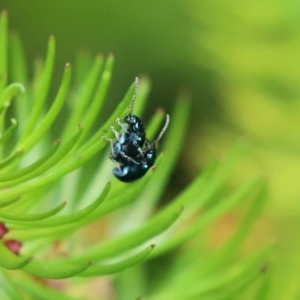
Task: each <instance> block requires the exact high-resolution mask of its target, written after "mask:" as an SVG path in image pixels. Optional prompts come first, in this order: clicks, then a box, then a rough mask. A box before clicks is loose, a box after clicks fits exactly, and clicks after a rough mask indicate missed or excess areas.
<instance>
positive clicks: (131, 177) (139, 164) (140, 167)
mask: <svg viewBox="0 0 300 300" xmlns="http://www.w3.org/2000/svg"><path fill="white" fill-rule="evenodd" d="M169 122H170V116H169V115H166V122H165V125H164V127H163V128H162V130H161V132H160V134H159V135H158V137H157V139H156V140H155V141H154V142H151V141H149V140H148V139H146V141H145V145H144V148H143V149H142V153H138V154H137V155H136V156H134V157H130V158H132V160H128V161H127V163H124V164H121V165H119V167H115V168H114V169H113V170H112V172H113V174H114V175H115V177H116V178H118V179H119V180H120V181H123V182H131V181H135V180H137V179H139V178H141V177H143V176H144V175H145V174H146V173H147V171H148V170H149V169H150V168H151V167H152V166H153V165H154V163H155V160H156V156H157V154H156V150H157V144H158V142H159V140H160V139H161V138H162V136H163V135H164V133H165V131H166V129H167V127H168V125H169Z"/></svg>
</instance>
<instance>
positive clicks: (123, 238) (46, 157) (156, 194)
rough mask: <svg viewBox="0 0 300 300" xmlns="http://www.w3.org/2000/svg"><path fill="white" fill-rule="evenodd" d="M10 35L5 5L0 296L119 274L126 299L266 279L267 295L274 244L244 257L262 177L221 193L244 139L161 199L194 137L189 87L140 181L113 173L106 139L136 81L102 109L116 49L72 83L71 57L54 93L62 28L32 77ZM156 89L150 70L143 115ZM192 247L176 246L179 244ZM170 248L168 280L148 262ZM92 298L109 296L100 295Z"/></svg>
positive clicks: (212, 293) (228, 293)
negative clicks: (237, 210)
mask: <svg viewBox="0 0 300 300" xmlns="http://www.w3.org/2000/svg"><path fill="white" fill-rule="evenodd" d="M8 40H9V39H8V34H7V16H6V12H3V13H2V15H1V21H0V112H1V115H0V130H1V137H0V142H1V151H0V153H1V161H0V188H1V193H0V207H1V210H0V222H1V224H5V226H6V227H7V228H8V229H9V232H8V233H7V234H5V236H4V237H3V239H2V240H1V243H0V265H1V272H0V276H1V280H0V284H1V291H0V296H1V299H53V298H55V297H57V298H59V299H79V298H80V296H78V295H77V294H76V293H74V292H73V291H72V288H73V289H75V287H76V286H77V285H81V284H84V285H85V286H86V287H85V291H86V290H88V289H89V281H87V279H86V277H89V278H99V276H100V275H101V276H102V275H111V277H110V278H111V281H110V285H111V286H112V285H113V280H114V295H115V296H116V297H117V299H127V298H128V299H134V298H136V297H138V296H144V295H148V297H149V299H164V300H165V299H199V297H201V299H233V298H234V297H238V296H239V293H240V292H241V291H243V290H244V289H245V287H247V286H248V285H250V283H252V282H253V281H254V280H259V279H260V284H261V286H262V288H261V290H259V291H258V293H260V294H261V295H263V294H265V293H266V292H265V290H266V287H267V281H264V280H263V279H262V278H261V277H262V276H261V275H262V273H263V272H262V271H261V268H262V266H263V265H264V263H265V260H266V256H267V254H268V252H269V250H270V248H271V247H267V248H264V249H261V250H259V251H258V253H257V254H255V255H254V256H253V257H252V258H251V259H245V260H242V261H240V262H236V261H235V255H236V254H237V252H238V250H239V248H240V246H241V245H242V242H243V241H244V239H245V238H246V236H247V233H248V232H249V229H250V227H251V225H252V223H253V222H254V220H255V219H256V217H257V216H258V214H259V212H260V210H261V207H262V204H263V203H264V200H265V197H264V191H265V188H264V185H263V183H262V182H261V180H259V179H257V178H255V179H253V180H251V181H249V182H247V183H245V184H244V185H243V186H241V187H240V188H237V189H236V190H235V191H233V192H230V193H228V195H226V194H224V193H223V192H222V191H223V190H224V187H225V186H226V181H227V179H228V178H229V176H230V173H231V171H232V168H233V166H234V164H235V161H236V159H237V158H238V156H239V152H240V149H239V148H238V147H237V148H234V149H233V151H232V152H231V154H230V155H229V156H228V158H227V159H225V160H224V161H222V160H214V161H213V162H212V163H211V164H210V165H209V166H208V167H207V168H206V169H205V170H203V171H201V173H200V174H199V175H198V176H197V177H196V178H195V179H194V181H193V182H192V183H191V184H190V185H189V186H188V187H186V188H185V189H184V190H183V191H182V192H181V193H180V194H178V195H177V196H176V197H175V198H174V199H172V200H170V201H169V202H168V204H166V205H164V206H163V207H160V208H159V201H160V200H161V199H162V197H163V194H164V191H165V190H166V186H167V183H168V181H169V178H170V175H171V173H172V171H173V169H174V165H175V163H176V161H177V158H178V155H179V153H180V150H181V147H182V145H183V144H184V137H185V134H186V128H187V121H188V118H189V110H190V102H189V100H188V97H187V96H186V95H185V94H182V95H181V96H180V97H179V98H178V101H177V102H176V104H175V106H174V110H173V112H171V114H170V115H171V125H170V128H169V129H168V132H167V135H166V137H165V138H164V144H163V148H164V149H166V152H163V153H161V154H160V155H159V157H158V159H157V163H156V168H155V170H154V169H153V170H151V171H149V172H148V173H147V174H146V176H145V177H143V178H142V179H140V180H138V181H136V182H134V183H131V184H124V183H120V182H118V181H117V180H116V179H115V178H111V175H110V174H111V172H110V169H111V168H112V164H111V163H110V161H109V160H108V152H107V141H105V140H104V139H103V138H102V137H103V135H104V134H105V136H107V137H108V138H110V137H112V133H111V132H110V130H109V129H110V126H111V125H113V124H114V126H116V124H115V120H116V118H118V117H123V116H124V115H126V114H127V113H128V106H129V104H130V102H131V101H132V97H133V92H134V84H132V85H131V86H130V88H129V90H128V92H127V93H126V95H125V96H124V98H123V100H122V101H121V102H120V103H119V105H118V106H117V108H116V109H115V110H114V112H112V113H111V115H110V117H107V118H106V119H105V118H103V117H102V114H100V113H101V112H102V111H103V106H104V104H105V102H104V101H105V97H106V94H107V91H108V88H109V85H110V80H111V75H112V68H113V61H114V59H113V57H112V56H109V57H108V58H106V59H105V58H104V57H103V56H98V57H96V59H95V60H94V61H93V62H92V63H91V64H89V69H87V68H83V69H80V64H78V68H79V69H80V70H79V71H80V77H81V78H84V79H83V80H79V82H78V83H77V84H76V85H74V86H73V85H72V67H71V65H70V64H66V66H65V69H64V73H63V76H62V79H61V83H60V85H59V87H58V91H57V94H56V96H54V99H53V100H52V98H51V93H50V90H51V82H52V81H53V69H54V62H55V54H56V50H55V49H56V47H55V39H54V37H50V39H49V43H48V50H47V55H46V59H45V62H43V61H38V62H37V64H36V67H35V73H34V75H33V80H30V78H28V77H27V75H26V73H27V71H26V70H27V65H26V63H25V60H24V55H23V54H22V47H21V44H20V41H19V40H18V38H17V37H12V39H11V40H10V43H8ZM8 54H9V55H8ZM88 70H89V71H88ZM83 74H84V75H83ZM148 91H149V83H148V82H147V81H146V80H142V82H141V87H140V90H139V94H138V100H137V106H136V108H135V111H136V112H137V113H141V112H142V109H143V105H144V104H145V101H146V97H147V94H148ZM10 116H13V118H11V117H10ZM99 116H100V117H99ZM9 119H10V122H9ZM163 119H164V112H163V111H161V110H158V111H157V112H156V113H155V114H154V116H153V118H152V119H151V120H150V123H149V126H148V127H147V132H148V133H149V137H154V136H155V134H156V132H157V131H158V129H159V126H160V124H161V123H162V121H163ZM78 124H79V125H78ZM57 128H58V129H57ZM57 135H58V136H57ZM53 136H55V138H53ZM57 138H59V139H57ZM244 200H247V202H249V209H248V212H247V213H246V214H245V216H244V218H243V221H242V222H241V224H239V226H237V227H236V229H235V234H234V235H233V236H232V237H231V238H230V239H228V241H227V242H226V244H225V245H224V246H222V247H221V248H220V249H218V250H217V251H215V252H212V253H208V251H207V248H206V246H205V243H202V242H199V241H200V240H201V239H199V236H201V235H205V232H207V231H208V230H209V228H210V226H209V225H211V224H212V223H213V222H214V221H216V220H217V219H218V218H219V217H220V216H222V215H224V214H226V213H228V212H229V211H231V210H232V209H233V208H234V207H236V206H237V205H238V204H239V203H241V202H243V201H244ZM158 208H159V209H158ZM90 224H97V229H96V231H97V238H96V241H94V242H89V241H87V240H88V239H87V236H89V233H91V231H89V230H91V229H89V228H90V227H89V226H88V225H90ZM94 226H95V225H94ZM9 240H10V241H17V242H21V248H20V249H17V250H16V251H14V252H13V251H12V249H11V248H10V247H8V246H7V245H8V244H7V241H9ZM182 245H185V246H184V247H182V248H180V249H181V250H180V251H179V252H178V253H177V252H174V249H179V248H178V247H180V246H182ZM154 246H155V247H154ZM171 253H173V257H174V259H172V262H171V263H170V264H168V265H164V266H163V268H164V271H165V276H164V277H163V280H161V277H160V274H161V273H160V272H161V266H159V265H157V269H155V270H154V276H153V278H151V280H149V279H147V278H146V275H147V265H149V264H151V265H153V266H155V265H156V262H157V260H158V259H161V258H163V257H166V256H170V255H171ZM170 257H172V256H170ZM145 261H146V262H147V263H144V264H141V263H142V262H145ZM233 262H234V263H233ZM133 266H135V267H133ZM12 270H14V271H12ZM136 278H138V284H137V282H136V281H135V279H136ZM37 279H38V280H37ZM49 279H68V281H66V282H67V284H68V286H69V287H71V288H70V289H71V290H70V291H69V293H68V292H66V291H63V292H62V293H60V292H59V291H58V290H56V289H55V288H51V284H50V282H51V281H49ZM41 281H43V282H44V283H45V285H42V284H41V283H40V282H41ZM151 287H153V289H152V288H151ZM75 290H76V289H75ZM74 294H75V295H74ZM82 294H83V296H82V298H84V299H86V298H85V297H86V294H85V293H84V292H83V293H82ZM112 297H113V296H111V297H110V298H112ZM91 298H93V296H91ZM94 298H95V299H108V298H109V297H105V296H103V295H99V294H97V295H94ZM261 299H263V297H261Z"/></svg>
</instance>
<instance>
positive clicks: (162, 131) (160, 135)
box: [154, 114, 170, 144]
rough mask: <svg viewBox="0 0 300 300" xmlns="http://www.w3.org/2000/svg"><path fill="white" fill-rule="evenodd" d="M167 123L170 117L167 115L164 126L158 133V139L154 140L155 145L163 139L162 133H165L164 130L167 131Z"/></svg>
mask: <svg viewBox="0 0 300 300" xmlns="http://www.w3.org/2000/svg"><path fill="white" fill-rule="evenodd" d="M169 123H170V116H169V115H168V114H166V121H165V125H164V127H163V128H162V130H161V131H160V133H159V135H158V137H157V138H156V140H155V142H154V143H155V144H157V143H158V142H159V141H160V139H161V138H162V137H163V135H164V133H165V132H166V130H167V128H168V126H169Z"/></svg>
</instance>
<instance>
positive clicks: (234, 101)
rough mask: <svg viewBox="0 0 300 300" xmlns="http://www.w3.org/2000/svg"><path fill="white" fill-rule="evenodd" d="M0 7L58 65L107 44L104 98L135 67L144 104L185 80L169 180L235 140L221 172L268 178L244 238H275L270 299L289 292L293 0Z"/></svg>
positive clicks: (293, 256)
mask: <svg viewBox="0 0 300 300" xmlns="http://www.w3.org/2000/svg"><path fill="white" fill-rule="evenodd" d="M0 8H1V10H2V9H4V8H6V9H8V11H9V20H10V28H11V29H13V30H16V31H17V32H18V33H19V35H20V36H21V38H22V41H23V43H24V48H25V52H26V54H27V59H28V61H31V60H32V59H33V58H34V57H36V56H38V55H41V54H42V53H44V52H45V48H46V43H47V39H48V36H49V35H50V34H54V35H55V36H56V38H57V42H58V51H57V57H58V59H57V70H58V72H61V70H62V68H63V64H64V63H65V62H66V61H70V62H73V61H75V60H76V53H78V51H82V52H85V51H88V52H90V53H92V54H93V55H96V54H97V53H99V52H103V53H105V54H107V53H109V52H112V53H114V55H115V57H116V66H115V72H114V77H115V78H114V80H113V85H112V89H111V91H110V97H111V101H110V105H111V107H114V106H115V105H116V103H117V102H118V100H119V99H121V97H122V95H123V94H124V92H125V90H126V88H127V87H128V85H129V84H130V83H131V82H132V81H133V79H134V77H135V76H136V75H141V74H147V75H148V76H149V77H150V79H151V81H152V90H151V94H150V101H149V103H148V107H147V115H148V116H149V115H151V114H152V112H153V111H154V110H155V108H156V107H157V106H162V107H165V108H166V110H168V109H171V107H172V103H173V101H174V99H175V97H176V95H177V94H178V92H180V91H182V90H187V91H188V92H189V93H190V94H191V95H192V99H193V109H192V115H191V120H190V128H189V135H188V136H187V139H186V144H185V145H184V147H183V153H182V155H181V159H180V162H179V164H178V169H177V171H176V172H175V174H174V178H173V182H174V183H175V185H176V187H177V188H181V187H182V186H183V185H185V184H186V183H187V182H188V181H189V180H190V179H191V178H192V176H193V175H194V174H195V173H196V172H197V171H198V170H199V169H201V168H202V167H203V166H205V165H206V164H207V163H208V161H210V160H211V159H212V157H214V156H216V155H218V156H223V155H224V154H225V153H226V152H227V151H228V149H230V147H232V145H234V144H235V143H237V142H238V143H241V144H242V145H243V148H244V156H243V157H242V159H241V160H240V161H239V163H238V165H237V167H236V171H235V173H234V174H232V178H231V184H232V185H237V184H239V183H241V182H243V181H244V180H245V179H247V178H250V177H252V176H253V175H256V174H260V175H261V176H262V177H263V178H265V179H266V181H267V183H268V188H269V194H268V197H269V201H268V206H267V207H266V209H265V212H264V215H263V216H262V219H261V220H260V222H259V224H258V227H257V228H256V229H255V234H254V236H253V237H252V238H253V247H257V242H259V243H264V242H266V243H267V242H268V241H273V240H275V241H276V242H277V243H278V248H277V252H276V253H275V255H274V260H273V266H272V268H271V270H270V271H271V272H272V276H273V281H272V282H273V286H272V295H273V297H272V299H296V297H297V296H299V295H300V292H299V288H298V285H299V284H298V281H299V280H298V277H299V276H298V273H299V270H300V255H299V253H300V241H299V238H298V230H299V225H300V218H299V215H300V184H299V181H300V55H299V54H300V3H299V1H296V0H272V1H271V0H265V1H257V0H252V1H237V0H223V1H213V0H210V1H209V0H203V1H195V0H194V1H191V0H188V1H176V0H174V1H157V0H153V1H131V0H129V1H100V0H98V1H96V0H93V1H92V0H87V1H78V0H72V1H70V0H64V1H59V0H52V1H42V0H40V1H37V0H26V1H24V0H0ZM108 109H109V108H108ZM145 118H146V120H147V116H145ZM168 150H169V149H168ZM169 151H170V150H169ZM229 188H230V186H229Z"/></svg>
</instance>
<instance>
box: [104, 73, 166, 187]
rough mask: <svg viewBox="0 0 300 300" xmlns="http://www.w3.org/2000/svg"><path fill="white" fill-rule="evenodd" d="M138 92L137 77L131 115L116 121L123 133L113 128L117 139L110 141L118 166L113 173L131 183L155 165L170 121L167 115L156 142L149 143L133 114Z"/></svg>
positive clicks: (114, 159)
mask: <svg viewBox="0 0 300 300" xmlns="http://www.w3.org/2000/svg"><path fill="white" fill-rule="evenodd" d="M137 90H138V78H137V77H136V78H135V92H134V95H133V99H132V103H131V107H130V113H129V114H128V115H126V116H125V117H124V119H123V120H122V121H120V119H117V120H116V121H117V124H118V125H119V126H120V127H121V132H118V131H117V130H115V128H114V126H111V130H112V131H113V133H114V135H115V139H114V140H109V141H110V145H111V153H110V159H111V160H112V161H113V162H115V163H116V164H117V165H118V166H117V167H115V168H114V169H113V170H112V173H113V174H114V175H115V177H116V178H118V179H119V180H120V181H123V182H131V181H134V180H137V179H139V178H141V177H142V176H144V175H145V174H146V172H147V171H148V170H149V169H150V168H151V167H152V166H153V165H154V162H155V160H156V148H157V144H158V142H159V140H160V139H161V137H162V136H163V134H164V133H165V131H166V129H167V127H168V125H169V120H170V117H169V115H167V116H166V122H165V125H164V126H163V128H162V130H161V132H160V134H159V135H158V137H157V138H156V140H155V141H154V142H151V141H149V140H148V139H147V138H146V131H145V128H144V125H143V122H142V121H141V119H140V118H139V117H138V116H136V115H134V114H133V107H134V103H135V99H136V96H137ZM105 139H106V140H108V139H107V138H105Z"/></svg>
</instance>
